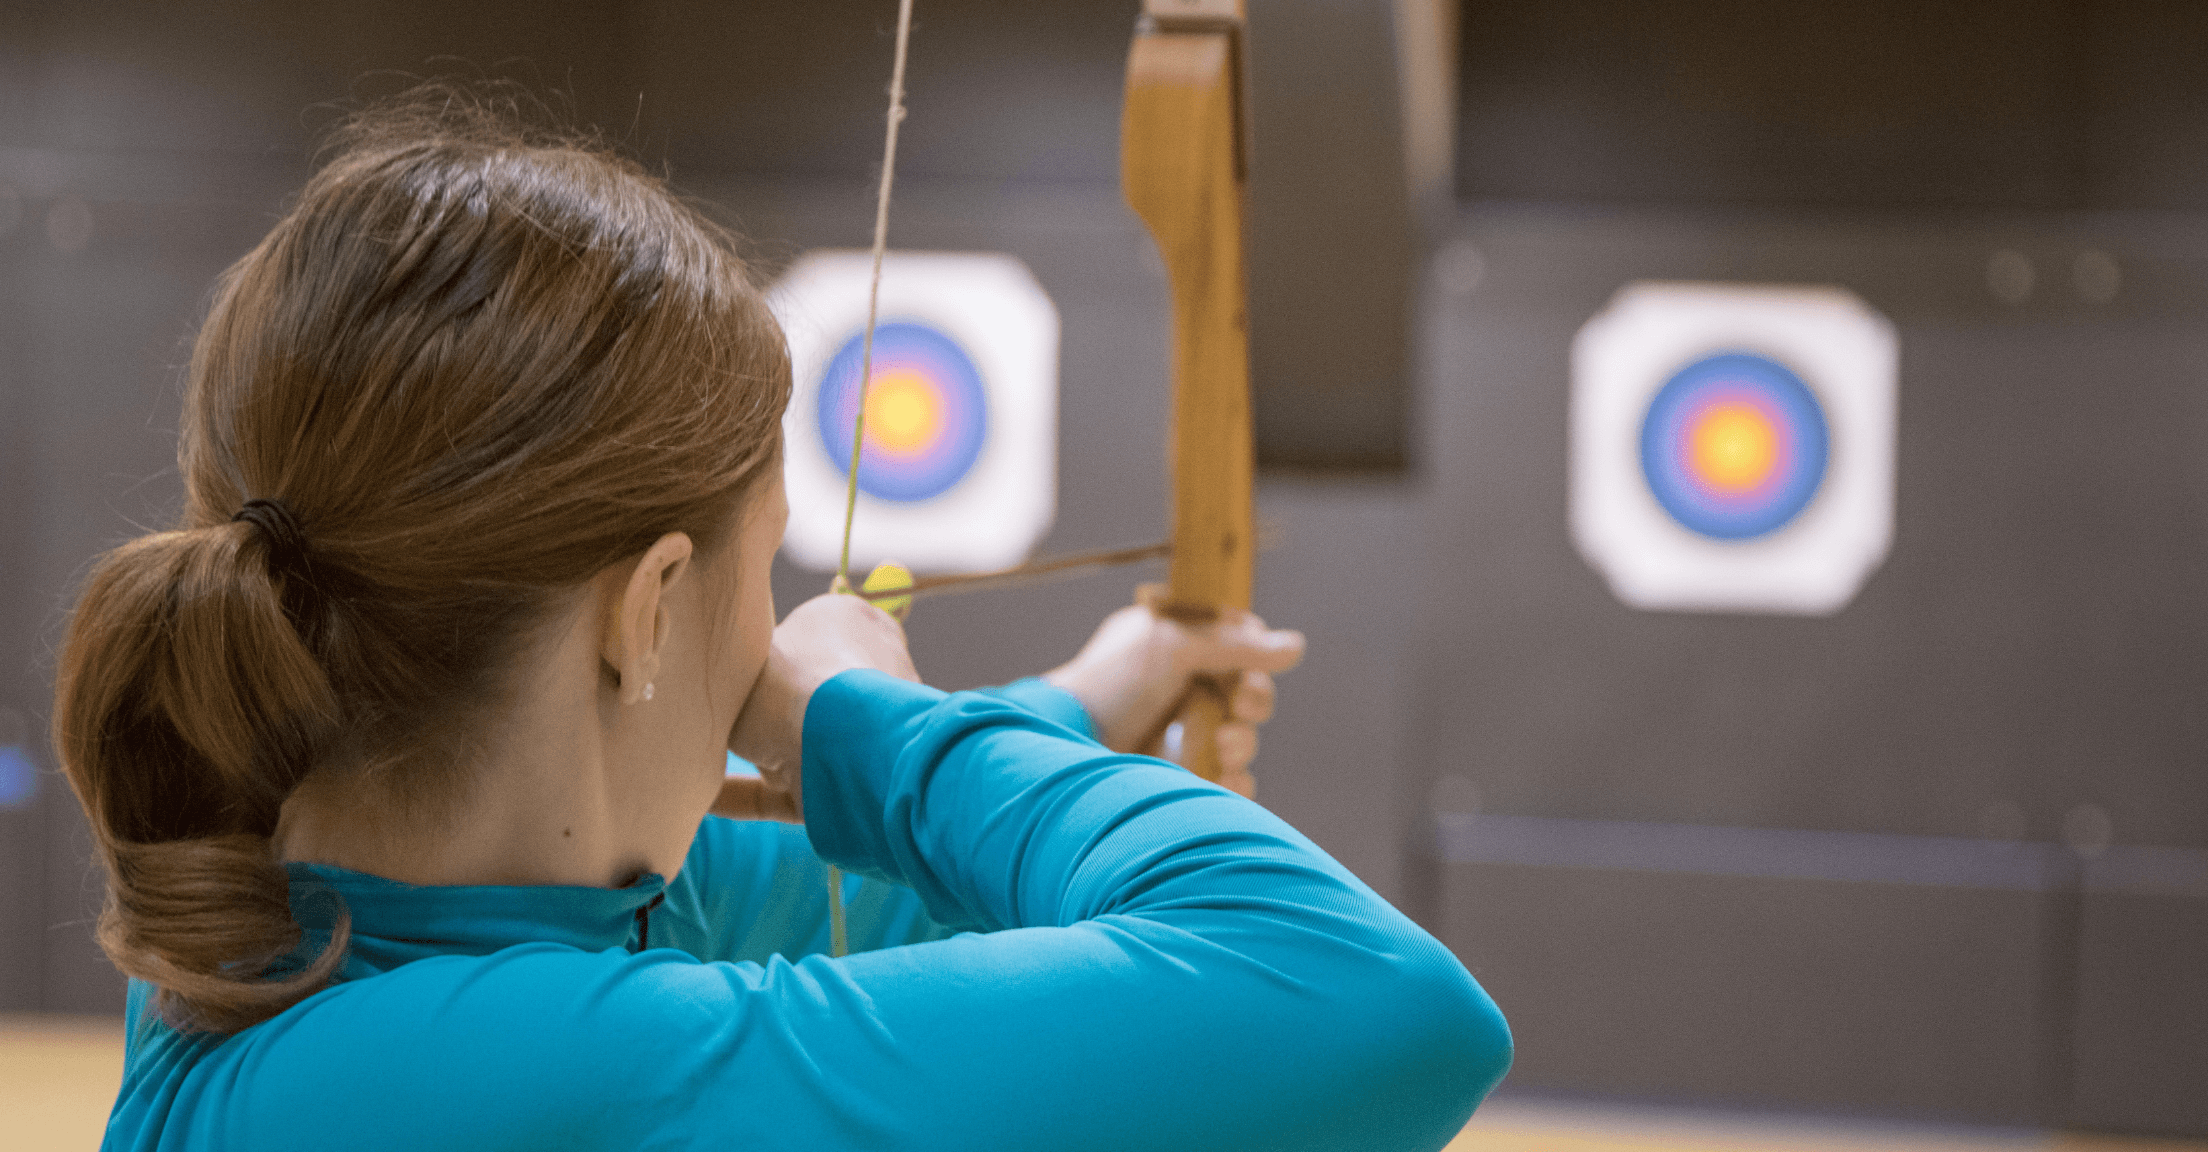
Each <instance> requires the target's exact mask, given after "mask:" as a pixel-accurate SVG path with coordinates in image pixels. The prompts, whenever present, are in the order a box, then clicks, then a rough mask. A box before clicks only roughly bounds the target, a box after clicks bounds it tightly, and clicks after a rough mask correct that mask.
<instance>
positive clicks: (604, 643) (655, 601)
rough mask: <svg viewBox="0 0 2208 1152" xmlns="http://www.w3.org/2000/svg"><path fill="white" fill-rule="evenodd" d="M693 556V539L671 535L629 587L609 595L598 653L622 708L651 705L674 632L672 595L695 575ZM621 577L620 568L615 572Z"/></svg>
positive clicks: (640, 565)
mask: <svg viewBox="0 0 2208 1152" xmlns="http://www.w3.org/2000/svg"><path fill="white" fill-rule="evenodd" d="M692 550H693V549H692V545H691V543H690V537H689V536H688V535H686V534H684V533H681V532H669V533H668V534H667V535H665V536H662V537H660V538H659V539H658V540H655V541H653V542H652V546H651V547H650V548H647V549H645V550H644V555H643V556H642V557H640V558H638V560H637V561H636V567H635V568H634V569H633V570H631V571H630V572H629V576H628V579H627V580H626V581H623V582H622V583H621V584H620V585H619V586H618V587H617V588H608V589H606V591H608V592H611V593H612V596H611V597H610V599H611V601H612V602H611V603H610V604H609V605H608V608H609V609H610V610H609V611H608V612H607V614H606V617H605V624H604V626H603V630H602V633H601V636H600V639H599V649H598V651H599V655H600V656H602V657H603V658H604V659H605V662H606V663H607V664H608V665H609V666H611V667H612V668H613V671H614V676H615V678H616V680H617V682H618V683H619V684H620V689H619V691H620V694H621V702H622V703H623V704H634V703H637V702H638V701H640V700H644V699H646V698H647V696H646V693H647V692H649V691H650V690H651V687H652V680H653V678H654V677H656V676H658V675H659V657H660V653H661V652H662V651H663V650H664V649H665V648H666V646H667V633H668V629H669V627H670V620H669V617H668V614H667V604H666V595H667V590H668V589H670V588H673V587H674V586H675V583H676V582H677V581H679V580H681V579H682V577H683V576H684V575H685V574H686V573H688V572H689V571H690V554H691V552H692ZM618 571H619V566H618V565H617V566H616V567H615V569H614V572H618ZM614 572H609V573H607V576H609V577H611V576H613V575H614Z"/></svg>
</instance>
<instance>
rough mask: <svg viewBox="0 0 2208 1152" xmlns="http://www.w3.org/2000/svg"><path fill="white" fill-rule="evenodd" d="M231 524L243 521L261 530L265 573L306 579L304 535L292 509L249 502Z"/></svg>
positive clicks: (277, 504) (275, 502) (305, 543)
mask: <svg viewBox="0 0 2208 1152" xmlns="http://www.w3.org/2000/svg"><path fill="white" fill-rule="evenodd" d="M230 519H231V521H232V522H233V523H235V522H237V521H239V520H243V521H245V522H246V523H248V524H251V525H253V526H254V527H255V528H258V529H260V530H261V534H262V535H264V536H266V537H268V570H269V571H270V572H272V573H281V574H284V575H299V576H304V575H306V571H307V534H306V532H305V531H304V530H302V529H301V528H300V527H299V521H298V519H297V518H296V517H294V516H293V515H292V514H291V509H289V508H286V507H284V506H283V505H282V504H280V503H278V502H277V501H274V500H248V501H246V502H245V507H243V508H240V509H238V514H237V515H235V516H232V517H231V518H230Z"/></svg>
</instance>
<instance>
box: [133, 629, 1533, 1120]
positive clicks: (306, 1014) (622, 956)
mask: <svg viewBox="0 0 2208 1152" xmlns="http://www.w3.org/2000/svg"><path fill="white" fill-rule="evenodd" d="M803 774H804V786H805V808H806V815H807V818H808V821H809V823H808V826H807V831H808V833H809V836H810V839H811V842H812V845H813V847H814V848H815V850H816V851H817V853H818V855H819V857H820V858H821V859H824V860H827V861H830V862H833V863H836V864H838V865H840V866H842V867H845V868H847V869H849V870H850V871H852V872H855V873H858V874H861V875H865V876H869V877H872V878H875V879H877V880H880V881H885V882H889V883H894V884H897V885H899V886H900V887H903V888H908V889H910V890H912V891H913V892H915V893H917V894H918V897H919V898H920V899H921V900H922V901H923V902H924V903H925V905H926V907H927V909H928V911H929V913H930V914H931V915H932V916H933V917H934V919H935V920H937V921H939V922H941V923H944V924H950V925H953V926H958V927H971V928H977V929H989V930H991V931H989V932H988V933H987V934H961V935H958V936H954V937H952V938H950V939H945V940H937V941H933V942H930V943H924V944H915V945H911V946H908V947H890V948H882V949H879V950H876V951H871V952H865V953H861V954H857V955H853V956H850V957H846V958H844V959H841V960H831V959H828V958H826V957H824V956H819V955H805V956H802V957H799V958H795V959H792V958H791V957H790V956H789V955H788V954H787V953H786V952H785V953H783V954H782V955H778V956H773V957H771V958H769V959H767V960H765V961H764V962H763V963H762V962H751V961H742V962H705V961H702V960H701V959H700V958H699V957H698V956H697V955H696V954H695V953H693V952H692V951H691V950H690V949H688V948H683V949H676V948H656V947H655V948H653V949H651V950H648V951H644V952H640V953H635V954H631V953H629V952H627V951H625V950H622V949H608V950H607V951H604V952H586V951H582V950H579V949H576V948H574V947H570V946H565V945H557V944H522V945H518V946H514V947H508V948H504V949H502V950H500V951H497V952H495V953H492V954H490V955H487V956H457V955H455V956H432V957H428V958H425V959H420V960H416V961H413V962H410V963H406V964H403V965H401V966H399V967H397V968H395V969H393V970H391V971H389V972H386V973H384V974H382V975H380V976H375V977H372V978H369V979H362V980H356V981H351V982H347V983H344V984H340V985H337V986H335V987H332V988H330V989H328V990H326V991H324V992H321V993H318V994H317V995H315V996H313V997H311V998H309V999H308V1000H306V1001H304V1002H302V1003H301V1004H299V1005H297V1006H295V1007H294V1008H292V1009H291V1010H289V1011H287V1012H285V1013H283V1014H282V1015H280V1016H278V1017H276V1018H275V1019H273V1020H270V1021H268V1022H266V1023H264V1024H261V1025H258V1026H256V1027H254V1028H251V1029H247V1030H246V1031H244V1032H241V1033H239V1034H237V1035H236V1036H233V1037H230V1038H228V1039H227V1040H223V1041H221V1042H219V1043H215V1044H212V1045H207V1046H199V1047H195V1048H193V1049H192V1050H191V1051H192V1052H193V1053H194V1055H193V1056H192V1057H191V1059H192V1061H193V1062H192V1064H191V1066H189V1067H185V1066H183V1065H182V1064H179V1065H178V1066H177V1067H175V1068H172V1069H168V1070H167V1071H166V1072H165V1071H164V1069H163V1068H162V1067H160V1066H159V1064H160V1062H161V1061H163V1060H166V1059H169V1058H170V1057H168V1056H163V1055H161V1054H159V1053H154V1054H148V1053H146V1052H145V1051H144V1050H141V1053H140V1055H141V1056H142V1057H143V1058H144V1059H143V1061H141V1066H139V1067H134V1069H133V1072H132V1075H133V1076H144V1077H149V1078H150V1079H148V1080H146V1081H145V1085H146V1087H145V1091H144V1094H143V1099H142V1101H141V1102H140V1104H138V1105H134V1108H135V1109H136V1117H137V1118H136V1119H135V1120H133V1119H131V1118H128V1117H125V1116H124V1115H122V1114H121V1113H118V1116H117V1123H116V1127H114V1128H111V1130H110V1146H111V1147H134V1148H148V1149H151V1148H208V1149H214V1148H220V1149H238V1150H246V1152H250V1150H256V1149H293V1148H300V1147H315V1148H318V1149H331V1150H335V1152H352V1150H356V1149H357V1150H361V1152H366V1150H368V1149H378V1150H381V1149H390V1148H408V1149H453V1150H460V1149H466V1150H468V1152H487V1150H492V1149H506V1148H514V1149H521V1148H528V1149H565V1148H575V1149H581V1148H592V1149H601V1148H651V1149H691V1148H696V1149H706V1148H713V1149H723V1148H757V1149H769V1148H771V1149H802V1150H805V1152H822V1150H828V1149H876V1148H899V1149H917V1150H937V1149H940V1150H944V1152H951V1150H956V1152H969V1150H971V1149H976V1148H987V1149H992V1150H1013V1149H1051V1150H1055V1152H1080V1150H1084V1149H1097V1150H1100V1152H1101V1150H1107V1149H1108V1150H1110V1152H1141V1150H1145V1149H1159V1150H1164V1149H1173V1150H1177V1152H1178V1150H1188V1149H1204V1150H1206V1152H1225V1150H1232V1149H1266V1150H1268V1152H1277V1150H1284V1149H1359V1150H1371V1152H1390V1150H1398V1149H1401V1150H1409V1149H1428V1150H1430V1149H1439V1148H1441V1147H1442V1146H1443V1145H1444V1144H1446V1143H1447V1142H1448V1141H1449V1139H1450V1138H1451V1137H1452V1136H1453V1135H1454V1134H1455V1133H1456V1132H1457V1130H1458V1129H1459V1127H1460V1126H1461V1125H1462V1124H1463V1122H1464V1120H1465V1119H1466V1117H1467V1116H1469V1115H1470V1113H1471V1111H1472V1108H1473V1106H1474V1105H1475V1104H1476V1103H1478V1101H1479V1100H1480V1099H1481V1098H1482V1097H1483V1096H1484V1095H1485V1094H1486V1092H1487V1091H1488V1090H1489V1089H1490V1088H1491V1087H1493V1085H1494V1084H1495V1082H1496V1081H1497V1080H1498V1079H1499V1078H1500V1077H1501V1076H1502V1074H1503V1072H1504V1070H1505V1068H1506V1067H1507V1066H1508V1063H1509V1059H1510V1040H1509V1034H1508V1032H1507V1030H1506V1029H1505V1027H1504V1024H1503V1020H1502V1017H1501V1016H1500V1015H1499V1014H1498V1013H1497V1012H1496V1010H1495V1007H1494V1005H1493V1004H1492V1003H1491V1002H1490V1001H1489V1000H1488V999H1487V997H1486V996H1485V995H1484V994H1483V993H1482V992H1481V991H1480V989H1479V987H1478V985H1476V984H1475V983H1474V982H1473V981H1472V979H1471V977H1470V976H1469V975H1467V974H1466V972H1465V970H1464V968H1463V967H1462V966H1461V965H1459V964H1458V963H1457V961H1456V960H1455V958H1454V957H1452V956H1451V955H1450V954H1449V952H1448V951H1447V950H1446V949H1444V948H1443V947H1442V946H1441V945H1440V944H1438V943H1437V942H1435V941H1434V940H1433V939H1432V938H1431V937H1430V936H1428V935H1427V934H1426V933H1424V932H1422V931H1420V930H1419V929H1418V928H1417V927H1416V926H1414V925H1413V924H1412V923H1411V922H1410V921H1409V920H1407V919H1406V918H1404V917H1403V916H1402V915H1401V914H1399V913H1398V912H1396V911H1395V910H1394V909H1393V908H1391V907H1389V906H1388V905H1387V904H1386V903H1385V902H1383V901H1382V900H1381V899H1380V898H1379V897H1377V896H1376V895H1374V894H1373V893H1372V892H1371V891H1370V890H1369V889H1367V888H1366V887H1365V886H1364V885H1363V884H1361V883H1359V882H1358V881H1357V880H1356V879H1355V878H1354V877H1352V876H1351V875H1350V874H1349V873H1348V872H1347V871H1345V870H1344V869H1342V868H1341V867H1340V866H1339V865H1338V864H1336V863H1335V862H1334V861H1332V860H1331V859H1329V858H1328V857H1327V856H1325V855H1324V854H1323V853H1321V852H1320V851H1319V850H1318V849H1317V848H1316V847H1314V846H1313V845H1312V844H1311V843H1310V842H1309V841H1308V840H1306V839H1304V838H1303V837H1302V836H1300V835H1298V834H1297V833H1296V832H1295V831H1294V830H1293V829H1291V828H1289V827H1288V826H1287V825H1286V824H1284V823H1282V822H1281V821H1280V820H1278V819H1276V818H1274V817H1273V816H1271V815H1270V814H1268V813H1267V812H1266V811H1265V810H1264V809H1262V808H1260V807H1258V806H1257V805H1255V804H1252V803H1250V802H1248V801H1246V800H1243V799H1242V798H1240V797H1238V796H1235V795H1233V794H1232V793H1230V792H1227V791H1226V790H1224V789H1221V788H1218V787H1215V786H1213V785H1210V784H1206V783H1204V782H1202V781H1200V780H1197V779H1196V778H1194V777H1192V776H1190V775H1188V774H1187V773H1185V772H1182V771H1180V770H1178V769H1176V768H1173V767H1171V766H1169V765H1166V764H1163V763H1160V762H1157V761H1152V760H1145V759H1142V758H1138V757H1131V756H1121V755H1115V754H1112V753H1110V752H1108V751H1105V750H1104V749H1102V748H1100V747H1098V746H1097V745H1096V744H1094V743H1093V742H1091V741H1088V740H1085V739H1082V738H1079V737H1078V736H1077V735H1075V734H1073V733H1072V732H1070V731H1069V729H1068V728H1067V727H1066V726H1065V725H1063V724H1061V723H1059V722H1057V721H1054V720H1051V719H1046V718H1045V717H1044V716H1042V715H1039V714H1038V713H1037V712H1035V711H1031V710H1029V709H1028V708H1026V707H1022V706H1019V705H1016V704H1014V703H1012V702H1011V701H1009V700H1006V699H1003V698H1001V697H997V696H989V695H983V694H979V693H960V694H955V695H949V696H946V695H944V694H943V693H940V692H936V691H934V690H932V689H928V688H923V687H919V686H917V685H911V684H906V683H904V682H901V681H898V680H894V679H891V678H889V677H886V676H882V675H878V674H874V673H866V672H852V673H846V674H844V675H842V676H839V677H837V678H836V679H834V680H832V681H830V682H829V683H828V684H826V685H824V686H823V687H822V688H821V689H820V690H819V691H818V692H817V693H816V694H815V696H814V699H813V701H812V704H811V707H810V708H809V710H808V711H807V714H806V717H805V758H804V766H803ZM710 834H711V835H712V836H714V837H715V840H714V843H716V844H720V845H721V848H717V849H714V851H721V850H722V849H727V850H729V851H730V852H731V855H729V856H728V857H726V858H727V859H731V860H733V859H736V858H737V854H735V853H734V849H733V848H732V847H731V846H730V845H728V844H725V843H722V842H721V841H720V839H719V837H721V836H724V835H750V834H749V833H743V834H731V833H723V832H713V833H710ZM765 839H770V838H762V840H761V841H760V842H752V843H751V847H752V849H754V850H758V851H762V852H767V853H768V855H769V856H771V857H773V858H774V860H775V861H777V862H776V863H774V864H773V867H775V868H780V867H782V864H781V863H780V862H779V861H781V860H782V859H783V855H782V854H783V853H785V852H786V851H787V848H788V846H787V845H786V844H784V843H782V842H781V841H779V840H775V841H774V843H773V845H772V846H771V851H770V850H769V849H766V848H761V847H760V843H762V842H764V840H765ZM701 879H705V880H707V881H708V882H707V883H705V884H703V885H701V891H706V890H712V889H715V888H717V887H719V884H718V881H719V879H720V878H719V877H718V876H717V875H716V876H713V877H701ZM701 899H702V897H701ZM746 899H748V897H746ZM720 914H721V913H720V912H717V911H715V910H714V909H712V908H706V907H703V906H701V907H700V909H699V910H698V916H699V919H700V921H701V922H706V921H710V920H711V919H713V918H714V917H715V916H717V915H720ZM737 915H738V916H739V918H741V917H742V916H744V915H749V916H751V919H752V922H754V923H759V922H763V921H764V920H766V919H769V917H767V916H765V915H764V914H761V913H757V912H748V913H746V912H739V913H737ZM692 943H696V944H698V947H699V948H700V949H702V950H705V951H715V950H717V949H719V950H728V951H731V952H734V951H741V950H742V949H744V948H746V947H754V946H753V945H747V944H744V943H743V942H742V940H741V939H737V938H731V939H729V940H726V941H721V942H718V943H713V944H706V943H703V942H698V941H693V942H692ZM175 1051H176V1055H175V1059H177V1060H179V1061H182V1060H183V1059H184V1055H183V1053H184V1052H185V1048H184V1047H183V1046H179V1047H178V1048H177V1049H176V1050H175Z"/></svg>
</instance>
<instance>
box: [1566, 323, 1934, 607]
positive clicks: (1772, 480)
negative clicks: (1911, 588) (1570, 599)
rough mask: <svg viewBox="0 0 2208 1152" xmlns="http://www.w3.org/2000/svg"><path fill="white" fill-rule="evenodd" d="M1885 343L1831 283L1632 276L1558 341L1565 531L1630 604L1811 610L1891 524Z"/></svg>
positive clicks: (1874, 556)
mask: <svg viewBox="0 0 2208 1152" xmlns="http://www.w3.org/2000/svg"><path fill="white" fill-rule="evenodd" d="M1896 356H1897V352H1896V345H1895V340H1894V335H1893V328H1892V325H1890V324H1889V323H1888V322H1887V321H1886V320H1885V318H1884V317H1882V316H1880V315H1879V314H1878V313H1877V312H1875V311H1873V310H1872V309H1871V308H1870V307H1869V306H1868V305H1866V304H1864V303H1863V302H1862V301H1861V300H1859V299H1857V298H1856V297H1855V296H1853V295H1852V294H1850V293H1848V292H1845V291H1843V290H1840V289H1835V288H1776V287H1757V286H1748V285H1727V284H1675V283H1639V284H1632V285H1628V286H1627V287H1626V288H1624V289H1622V290H1621V291H1620V292H1619V293H1618V294H1617V296H1616V297H1614V298H1613V299H1612V301H1611V303H1610V306H1609V307H1608V308H1607V309H1605V310H1604V311H1603V312H1602V313H1601V314H1599V315H1597V316H1596V317H1595V318H1594V319H1592V320H1589V321H1588V322H1587V324H1586V325H1585V326H1584V327H1582V328H1581V329H1580V332H1579V335H1578V338H1577V339H1576V340H1575V341H1574V343H1573V346H1572V430H1571V432H1572V445H1571V451H1572V472H1571V479H1572V495H1571V516H1572V534H1573V538H1574V540H1575V542H1576V543H1577V544H1578V546H1579V549H1580V552H1581V553H1582V554H1583V555H1584V556H1585V557H1586V558H1587V560H1588V561H1589V563H1591V564H1592V565H1593V566H1594V567H1595V568H1596V569H1597V570H1598V571H1600V572H1601V573H1602V574H1603V575H1604V576H1605V577H1606V578H1607V579H1608V580H1609V582H1610V586H1611V589H1612V590H1613V591H1614V592H1615V593H1616V594H1617V596H1618V598H1619V599H1620V600H1623V601H1624V602H1625V603H1627V604H1629V605H1631V606H1633V607H1636V608H1645V609H1657V610H1681V611H1717V612H1723V611H1734V612H1770V613H1793V614H1804V615H1823V614H1827V613H1831V612H1836V611H1838V610H1839V609H1840V608H1842V607H1844V606H1845V605H1846V604H1847V602H1848V601H1849V600H1850V599H1851V598H1853V596H1854V595H1855V592H1856V589H1857V588H1858V587H1860V586H1861V584H1862V582H1863V580H1864V579H1865V578H1866V577H1868V576H1869V575H1870V573H1871V572H1872V571H1874V570H1875V569H1876V568H1877V566H1878V564H1879V563H1880V562H1881V561H1882V560H1883V559H1884V557H1885V554H1886V550H1887V547H1888V545H1889V543H1890V540H1891V538H1892V534H1893V459H1894V407H1895V400H1894V393H1895V370H1896Z"/></svg>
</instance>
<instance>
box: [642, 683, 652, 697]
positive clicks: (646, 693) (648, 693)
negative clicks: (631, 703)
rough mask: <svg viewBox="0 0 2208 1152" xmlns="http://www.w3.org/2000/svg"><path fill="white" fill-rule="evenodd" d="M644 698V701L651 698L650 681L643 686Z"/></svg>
mask: <svg viewBox="0 0 2208 1152" xmlns="http://www.w3.org/2000/svg"><path fill="white" fill-rule="evenodd" d="M644 698H645V699H646V700H649V699H651V698H652V685H651V682H650V681H646V682H645V684H644Z"/></svg>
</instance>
